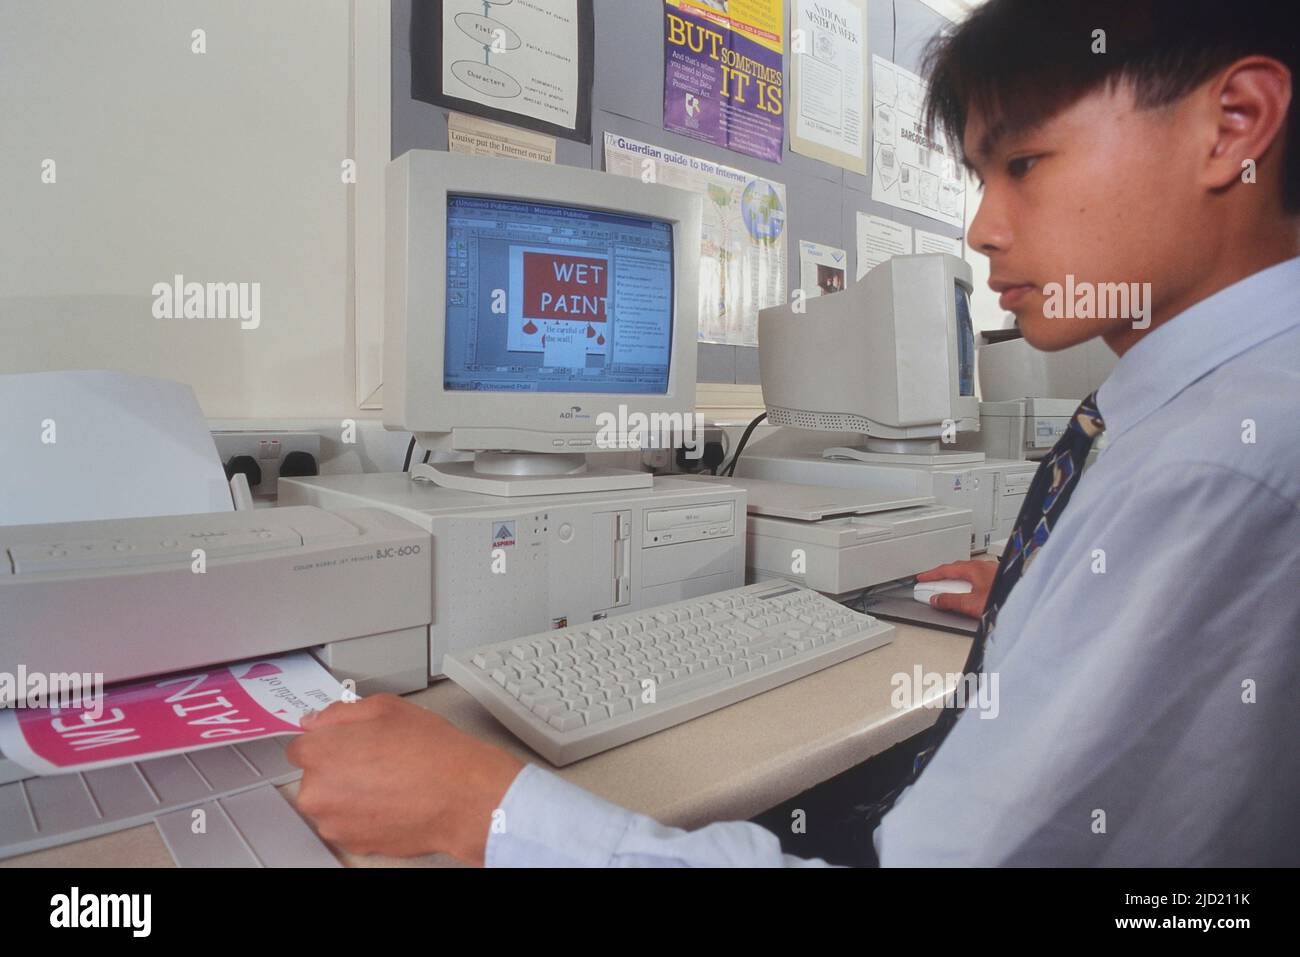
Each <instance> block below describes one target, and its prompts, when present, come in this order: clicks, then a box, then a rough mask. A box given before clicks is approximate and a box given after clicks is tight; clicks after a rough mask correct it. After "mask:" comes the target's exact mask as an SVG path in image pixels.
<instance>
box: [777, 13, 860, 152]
mask: <svg viewBox="0 0 1300 957" xmlns="http://www.w3.org/2000/svg"><path fill="white" fill-rule="evenodd" d="M793 3H794V5H793V6H792V7H791V11H792V12H791V16H790V21H791V60H792V64H791V68H790V74H791V75H790V149H791V151H792V152H795V153H801V154H803V155H804V156H811V157H812V158H813V159H819V160H822V161H823V162H826V163H831V164H833V165H835V166H839V167H842V168H843V169H847V170H850V171H852V172H854V173H860V174H862V175H863V176H865V175H866V173H867V128H866V123H865V117H864V115H863V101H864V98H865V84H866V63H867V9H866V0H793Z"/></svg>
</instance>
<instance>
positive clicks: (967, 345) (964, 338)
mask: <svg viewBox="0 0 1300 957" xmlns="http://www.w3.org/2000/svg"><path fill="white" fill-rule="evenodd" d="M955 286H956V289H957V394H958V395H963V396H966V395H968V396H973V395H974V394H975V330H974V328H973V326H972V324H971V317H970V295H969V293H967V292H966V287H965V286H963V285H962V284H961V283H955Z"/></svg>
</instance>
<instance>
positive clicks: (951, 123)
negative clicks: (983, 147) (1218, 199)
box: [923, 0, 1300, 212]
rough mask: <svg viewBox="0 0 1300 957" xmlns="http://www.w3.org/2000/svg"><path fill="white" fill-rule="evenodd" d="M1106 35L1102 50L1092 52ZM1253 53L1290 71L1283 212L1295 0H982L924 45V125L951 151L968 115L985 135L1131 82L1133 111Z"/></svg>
mask: <svg viewBox="0 0 1300 957" xmlns="http://www.w3.org/2000/svg"><path fill="white" fill-rule="evenodd" d="M1097 30H1104V31H1105V36H1104V41H1105V52H1104V53H1101V52H1096V53H1094V52H1093V49H1094V46H1095V45H1096V44H1097V43H1098V37H1099V35H1096V34H1094V31H1097ZM1252 54H1258V55H1263V56H1269V57H1273V58H1274V59H1277V60H1279V61H1280V62H1282V63H1283V64H1285V65H1286V66H1287V68H1288V69H1290V71H1291V82H1292V87H1291V107H1290V110H1289V111H1288V113H1287V119H1286V131H1285V134H1284V135H1285V136H1286V142H1285V144H1283V143H1278V144H1277V146H1278V147H1284V148H1283V153H1282V156H1283V162H1284V163H1285V167H1284V169H1283V175H1282V197H1283V207H1284V209H1286V210H1287V211H1288V212H1300V2H1297V0H989V2H988V3H987V4H985V5H984V6H981V7H979V8H977V9H976V10H975V12H974V13H972V14H971V15H970V16H969V17H968V18H967V19H966V20H964V21H963V22H962V23H960V24H958V25H957V26H956V27H955V28H954V29H953V30H952V32H950V33H947V34H942V35H940V36H938V37H936V38H935V39H934V40H932V41H931V42H930V44H929V46H928V47H927V48H926V51H925V57H924V60H925V63H924V68H923V72H924V74H925V75H926V78H927V79H928V80H929V82H930V93H929V97H928V99H927V101H926V107H925V122H926V125H927V127H929V128H931V129H933V128H935V127H936V126H937V127H938V128H940V129H942V130H943V131H944V133H945V134H946V135H947V136H948V138H949V140H950V141H951V142H953V143H954V144H957V148H958V149H960V143H961V139H962V134H963V133H964V132H965V129H966V118H967V114H968V111H969V110H970V109H971V108H972V107H974V108H976V109H978V110H979V112H980V113H981V115H983V116H987V117H989V118H990V126H991V127H992V129H993V131H994V135H995V136H997V135H1002V134H1014V133H1018V132H1022V131H1024V130H1028V129H1033V128H1034V127H1035V126H1037V125H1039V124H1040V123H1042V122H1045V121H1046V120H1048V119H1050V118H1051V117H1052V116H1054V115H1056V114H1057V113H1058V112H1060V111H1061V110H1063V109H1065V108H1067V107H1069V106H1071V105H1073V104H1074V103H1076V102H1077V101H1078V100H1080V99H1081V98H1082V97H1084V96H1086V95H1087V94H1089V93H1092V92H1093V91H1095V90H1098V89H1101V88H1102V87H1103V86H1105V85H1112V86H1113V85H1118V84H1123V83H1130V84H1132V88H1133V90H1134V94H1135V96H1136V99H1137V102H1138V104H1139V105H1140V106H1143V107H1159V106H1164V105H1167V104H1170V103H1173V102H1174V101H1176V100H1178V99H1180V98H1181V97H1183V96H1185V95H1186V94H1188V93H1190V92H1191V91H1192V90H1193V89H1194V88H1195V87H1197V86H1199V85H1200V84H1201V83H1203V82H1204V81H1205V80H1207V79H1209V78H1210V77H1211V76H1212V75H1213V74H1214V73H1215V71H1217V70H1220V69H1222V68H1223V67H1226V66H1227V65H1228V64H1230V63H1232V62H1233V61H1234V60H1237V59H1240V58H1241V57H1244V56H1249V55H1252Z"/></svg>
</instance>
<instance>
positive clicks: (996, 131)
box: [968, 120, 1007, 165]
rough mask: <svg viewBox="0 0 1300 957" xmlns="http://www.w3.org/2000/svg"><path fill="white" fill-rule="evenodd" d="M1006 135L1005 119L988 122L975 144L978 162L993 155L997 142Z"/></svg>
mask: <svg viewBox="0 0 1300 957" xmlns="http://www.w3.org/2000/svg"><path fill="white" fill-rule="evenodd" d="M1006 135H1007V124H1006V122H1005V121H1003V120H998V121H997V122H995V123H991V124H989V127H988V129H986V130H985V131H984V135H983V136H981V137H980V141H979V143H977V144H976V145H975V159H978V160H979V161H980V162H983V161H985V160H987V159H988V158H989V157H990V156H992V155H993V151H994V150H995V149H997V147H998V144H999V143H1001V142H1002V140H1003V138H1004V137H1005V136H1006ZM968 165H969V162H968Z"/></svg>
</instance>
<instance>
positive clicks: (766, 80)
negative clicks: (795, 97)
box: [664, 0, 785, 163]
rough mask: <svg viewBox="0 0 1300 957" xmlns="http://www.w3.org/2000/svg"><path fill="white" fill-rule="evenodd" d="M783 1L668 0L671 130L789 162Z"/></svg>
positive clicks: (666, 102) (668, 110) (667, 115)
mask: <svg viewBox="0 0 1300 957" xmlns="http://www.w3.org/2000/svg"><path fill="white" fill-rule="evenodd" d="M784 19H785V12H784V8H783V0H664V129H666V130H669V131H671V132H673V133H681V134H682V135H683V136H689V137H692V138H693V139H697V140H704V141H705V142H707V143H712V144H713V145H715V146H723V147H726V148H727V149H730V150H735V151H736V152H738V153H745V154H747V155H749V156H756V157H758V158H759V159H765V160H769V161H771V162H773V163H779V162H781V144H782V139H783V137H782V134H783V131H784V129H785V117H784V116H783V113H784V109H785V105H784V104H785V88H784V81H785V77H784V74H783V73H782V67H781V51H782V48H783V47H784V44H785V34H784V28H785V24H784Z"/></svg>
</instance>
